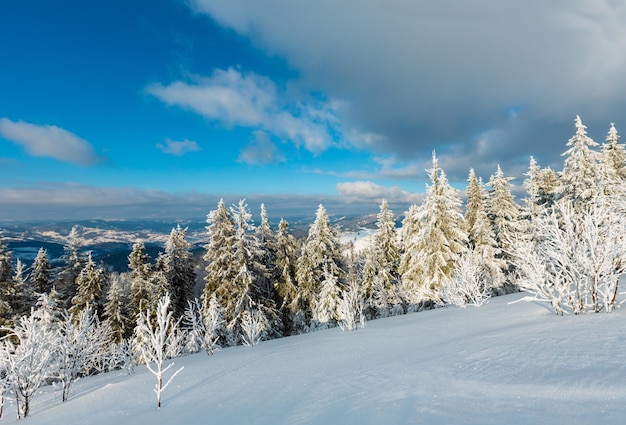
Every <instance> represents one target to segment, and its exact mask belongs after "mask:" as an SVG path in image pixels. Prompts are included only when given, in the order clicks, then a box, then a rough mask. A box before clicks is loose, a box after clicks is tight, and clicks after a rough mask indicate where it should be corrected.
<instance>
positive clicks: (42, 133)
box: [0, 118, 102, 166]
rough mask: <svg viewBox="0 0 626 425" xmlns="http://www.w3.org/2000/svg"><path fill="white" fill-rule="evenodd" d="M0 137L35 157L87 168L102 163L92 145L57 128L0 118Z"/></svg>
mask: <svg viewBox="0 0 626 425" xmlns="http://www.w3.org/2000/svg"><path fill="white" fill-rule="evenodd" d="M0 135H2V137H4V138H5V139H7V140H10V141H11V142H13V143H15V144H18V145H20V146H22V147H23V148H24V149H25V150H26V152H28V153H29V154H30V155H33V156H40V157H50V158H54V159H58V160H59V161H64V162H69V163H72V164H77V165H83V166H88V165H94V164H96V163H98V162H101V161H102V158H101V157H99V156H98V155H96V153H95V152H94V150H93V148H92V146H91V145H90V144H89V142H87V141H86V140H84V139H82V138H80V137H78V136H77V135H75V134H73V133H70V132H69V131H67V130H64V129H62V128H59V127H56V126H53V125H36V124H30V123H27V122H24V121H18V122H13V121H11V120H9V119H7V118H0Z"/></svg>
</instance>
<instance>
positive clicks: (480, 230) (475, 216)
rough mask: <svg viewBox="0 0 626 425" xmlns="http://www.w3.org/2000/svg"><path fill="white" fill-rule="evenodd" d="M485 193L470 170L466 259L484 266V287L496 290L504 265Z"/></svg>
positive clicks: (479, 180)
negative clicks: (472, 259)
mask: <svg viewBox="0 0 626 425" xmlns="http://www.w3.org/2000/svg"><path fill="white" fill-rule="evenodd" d="M486 201H487V192H486V190H485V188H484V186H483V183H482V180H481V179H479V178H477V177H476V174H475V173H474V170H473V169H471V170H470V174H469V177H468V186H467V207H466V211H465V221H466V223H467V228H468V242H469V248H470V251H472V252H471V255H470V254H468V256H469V257H467V258H476V259H479V260H480V261H481V262H482V263H483V265H484V267H483V268H484V273H483V275H484V279H485V280H486V281H487V282H485V284H484V287H485V288H486V289H487V290H491V289H493V288H498V287H500V286H501V285H502V284H503V283H504V274H503V272H502V269H504V268H505V267H506V264H505V263H504V261H503V260H502V259H500V249H499V248H498V243H497V241H496V239H495V234H494V231H493V228H492V226H491V223H490V221H489V217H488V215H487V209H486V205H485V204H486Z"/></svg>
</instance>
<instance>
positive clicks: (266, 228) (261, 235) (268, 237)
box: [256, 204, 277, 299]
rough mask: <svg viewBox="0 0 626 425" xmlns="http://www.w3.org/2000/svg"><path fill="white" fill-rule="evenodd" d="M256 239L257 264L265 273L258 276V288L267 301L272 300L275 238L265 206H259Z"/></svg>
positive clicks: (274, 270) (274, 276)
mask: <svg viewBox="0 0 626 425" xmlns="http://www.w3.org/2000/svg"><path fill="white" fill-rule="evenodd" d="M256 238H257V240H258V242H259V248H260V251H259V255H260V258H259V263H260V264H262V265H263V267H264V268H265V273H264V274H262V275H259V277H258V279H259V280H258V282H259V287H260V288H261V290H262V291H263V292H264V293H265V294H264V296H265V297H266V298H268V299H271V298H274V296H275V293H274V279H275V278H276V274H277V271H276V238H275V236H274V232H273V231H272V226H271V223H270V220H269V218H268V216H267V210H266V209H265V204H261V224H260V225H259V226H258V227H257V228H256Z"/></svg>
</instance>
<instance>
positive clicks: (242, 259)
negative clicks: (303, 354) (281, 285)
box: [223, 200, 281, 336]
mask: <svg viewBox="0 0 626 425" xmlns="http://www.w3.org/2000/svg"><path fill="white" fill-rule="evenodd" d="M231 213H232V215H233V218H234V221H235V225H236V227H235V238H234V244H233V249H234V251H233V267H235V269H236V270H238V272H237V274H236V275H235V278H234V280H233V281H232V282H230V290H229V292H230V295H231V297H230V300H229V301H230V302H229V303H227V304H224V305H223V307H224V310H225V315H226V321H227V325H226V327H227V328H228V329H230V330H231V331H233V332H234V333H238V332H240V330H241V321H242V320H243V318H244V316H243V315H244V314H246V312H250V311H254V310H258V311H259V312H260V313H261V314H263V315H264V317H265V322H266V323H267V327H266V330H267V334H268V335H271V336H278V334H273V333H274V332H275V331H277V330H278V329H280V327H281V325H280V317H279V314H278V311H277V309H276V306H275V303H274V299H273V298H274V297H273V288H271V290H272V292H269V291H270V290H269V289H268V288H267V287H266V285H267V280H268V277H269V276H268V271H267V267H266V265H265V264H263V262H262V261H263V255H264V253H265V252H264V250H263V248H262V246H261V244H260V242H259V239H258V238H257V234H256V232H255V227H254V224H253V223H252V215H251V214H250V212H249V210H248V207H247V204H246V203H245V200H240V201H239V204H238V205H237V206H236V207H233V208H232V209H231Z"/></svg>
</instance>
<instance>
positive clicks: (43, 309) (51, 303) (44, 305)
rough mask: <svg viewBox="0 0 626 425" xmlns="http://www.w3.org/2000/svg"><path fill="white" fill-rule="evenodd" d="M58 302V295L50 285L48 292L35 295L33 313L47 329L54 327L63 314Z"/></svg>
mask: <svg viewBox="0 0 626 425" xmlns="http://www.w3.org/2000/svg"><path fill="white" fill-rule="evenodd" d="M60 304H61V298H60V295H59V293H58V292H57V291H56V289H55V288H54V287H52V289H51V290H50V292H49V293H46V292H42V293H40V294H39V295H38V296H37V301H36V303H35V311H34V313H33V314H34V315H35V318H36V319H37V320H39V322H40V323H41V324H42V325H43V326H45V327H47V328H49V329H56V327H57V322H59V321H60V320H61V317H62V314H63V311H62V310H61V306H60Z"/></svg>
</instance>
